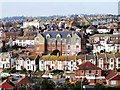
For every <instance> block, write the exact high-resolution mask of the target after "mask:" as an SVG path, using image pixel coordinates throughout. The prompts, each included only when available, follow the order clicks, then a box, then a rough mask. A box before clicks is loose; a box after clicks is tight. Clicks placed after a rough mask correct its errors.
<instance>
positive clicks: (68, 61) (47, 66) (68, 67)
mask: <svg viewBox="0 0 120 90" xmlns="http://www.w3.org/2000/svg"><path fill="white" fill-rule="evenodd" d="M81 60H83V58H81V57H80V56H55V55H51V56H49V55H44V56H42V57H41V58H40V60H39V70H40V71H44V70H65V71H74V70H76V69H77V62H78V64H81V63H80V62H81Z"/></svg>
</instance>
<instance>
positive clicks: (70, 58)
mask: <svg viewBox="0 0 120 90" xmlns="http://www.w3.org/2000/svg"><path fill="white" fill-rule="evenodd" d="M75 59H76V56H68V57H67V60H75Z"/></svg>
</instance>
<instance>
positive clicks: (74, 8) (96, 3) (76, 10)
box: [0, 0, 119, 17]
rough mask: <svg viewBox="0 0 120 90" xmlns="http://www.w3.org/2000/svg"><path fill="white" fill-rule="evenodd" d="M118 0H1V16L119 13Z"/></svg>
mask: <svg viewBox="0 0 120 90" xmlns="http://www.w3.org/2000/svg"><path fill="white" fill-rule="evenodd" d="M33 1H34V2H33ZM43 1H44V2H43ZM88 1H89V2H88ZM118 1H119V0H114V2H113V0H84V2H83V0H56V1H55V0H42V1H41V0H17V1H16V0H1V1H0V17H7V16H8V17H10V16H22V15H23V16H44V15H45V16H49V15H69V14H118Z"/></svg>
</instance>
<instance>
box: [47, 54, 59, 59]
mask: <svg viewBox="0 0 120 90" xmlns="http://www.w3.org/2000/svg"><path fill="white" fill-rule="evenodd" d="M57 57H58V56H56V55H51V56H50V57H49V60H57Z"/></svg>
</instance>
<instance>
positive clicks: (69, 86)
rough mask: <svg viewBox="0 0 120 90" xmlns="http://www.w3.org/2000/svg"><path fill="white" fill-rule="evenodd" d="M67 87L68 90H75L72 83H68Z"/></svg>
mask: <svg viewBox="0 0 120 90" xmlns="http://www.w3.org/2000/svg"><path fill="white" fill-rule="evenodd" d="M65 86H66V88H67V90H73V89H74V84H71V83H70V82H66V83H65Z"/></svg>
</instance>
